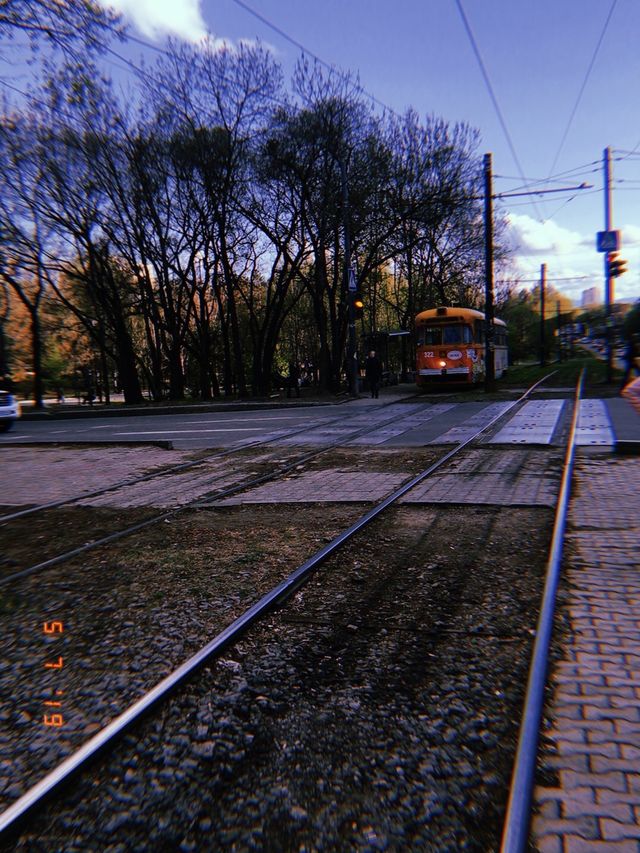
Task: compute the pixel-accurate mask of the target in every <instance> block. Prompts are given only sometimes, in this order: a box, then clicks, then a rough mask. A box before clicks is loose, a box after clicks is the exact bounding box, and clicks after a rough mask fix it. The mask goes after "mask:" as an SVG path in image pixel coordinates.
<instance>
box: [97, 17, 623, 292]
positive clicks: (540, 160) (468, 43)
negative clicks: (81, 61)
mask: <svg viewBox="0 0 640 853" xmlns="http://www.w3.org/2000/svg"><path fill="white" fill-rule="evenodd" d="M101 2H103V3H105V4H107V3H108V5H111V6H113V7H115V8H116V9H117V10H118V11H120V12H121V13H122V14H123V16H124V17H125V20H126V21H127V22H129V23H130V24H131V25H132V28H133V30H132V31H133V32H134V34H136V35H137V36H139V37H140V38H142V39H146V40H147V41H150V42H153V43H155V44H158V45H161V44H162V43H163V41H164V39H165V38H166V37H167V36H171V37H174V38H175V37H178V38H182V39H186V40H191V41H196V42H197V41H198V40H199V39H201V38H202V37H203V36H204V35H205V34H207V33H208V34H210V35H212V36H215V37H217V38H220V39H225V40H227V41H229V42H231V43H237V42H238V41H239V40H241V39H259V40H260V41H261V42H263V43H264V44H267V45H269V46H271V48H272V50H273V51H274V54H275V55H276V57H277V59H278V60H279V61H280V62H281V64H282V65H283V67H284V69H285V72H288V71H289V70H290V69H291V68H293V65H294V63H295V62H296V60H297V59H298V58H299V57H300V54H301V50H300V48H299V47H297V46H295V45H294V44H292V43H291V42H290V41H288V40H287V38H285V36H284V35H283V34H282V33H284V34H286V35H287V36H289V37H290V39H292V40H293V41H294V42H297V43H298V44H300V45H303V46H304V48H305V49H306V50H307V51H309V52H310V53H311V54H315V55H316V56H317V57H319V58H320V59H322V60H323V61H325V62H327V63H329V64H331V65H335V67H336V68H338V69H340V70H344V71H351V72H355V73H357V74H359V78H360V83H361V85H362V87H363V89H364V90H365V91H366V92H367V93H368V94H370V95H373V96H374V97H375V98H376V99H377V100H378V101H381V102H383V103H384V104H385V105H387V106H388V107H390V108H391V109H393V110H394V111H396V112H400V113H401V112H404V111H405V110H406V109H407V108H408V107H410V106H411V107H413V108H415V109H416V110H417V111H418V113H419V114H420V115H422V116H424V115H427V114H433V115H437V116H441V117H443V118H444V119H446V120H448V121H450V122H456V121H464V122H467V123H468V124H470V125H471V126H473V127H475V128H477V129H478V130H479V131H480V134H481V145H480V150H479V153H480V154H483V153H488V152H490V153H491V154H492V160H493V170H494V175H495V182H494V189H495V192H497V193H500V192H508V191H509V190H515V191H518V192H522V191H524V190H529V189H531V188H533V189H543V188H544V189H562V190H564V188H566V187H569V188H572V187H577V186H578V185H580V184H582V183H583V182H585V183H587V184H590V185H592V187H591V188H588V189H584V190H574V191H571V190H570V191H566V192H565V191H563V192H558V193H554V194H548V195H543V196H519V197H515V198H511V199H504V200H502V201H501V202H499V203H498V204H499V205H500V208H501V210H502V211H503V212H504V213H505V214H506V215H507V218H508V222H509V227H508V234H509V240H510V242H511V245H512V246H513V248H514V272H515V274H516V275H517V276H518V277H519V278H520V280H521V281H522V282H523V285H524V286H528V287H530V286H531V285H532V283H533V281H534V280H536V281H537V280H538V279H539V276H540V267H541V264H543V263H544V264H546V266H547V280H548V281H549V282H550V283H551V284H553V285H554V287H556V288H557V289H558V290H560V291H561V292H562V293H563V294H565V295H566V296H568V297H570V298H571V299H573V301H574V303H575V304H577V305H579V304H580V298H581V293H582V291H584V290H586V289H587V288H590V287H598V288H599V289H600V292H601V293H602V291H603V256H602V255H601V254H600V253H598V252H597V251H596V243H595V241H596V232H597V231H599V230H602V229H603V228H604V195H603V191H602V188H603V156H604V155H603V152H604V149H605V148H606V147H610V148H611V149H612V175H613V185H612V186H613V201H612V211H613V227H614V228H617V229H620V230H621V239H622V248H621V257H623V258H625V259H627V260H628V262H629V272H628V273H627V274H626V275H624V276H621V277H619V278H617V279H615V298H616V299H625V300H633V299H638V298H640V205H639V202H640V111H639V110H638V92H639V91H640V50H638V37H639V36H640V3H638V2H637V0H393V2H390V0H323V3H322V4H319V3H318V2H317V0H101ZM246 5H248V6H250V8H251V9H252V10H253V11H254V12H256V13H258V15H259V16H261V17H262V18H264V19H266V20H267V21H268V22H269V23H270V24H272V25H273V26H271V27H270V26H268V25H267V24H266V23H265V22H264V21H261V20H259V19H258V17H256V16H255V15H253V14H251V12H250V11H248V10H247V8H245V7H246ZM461 10H462V12H463V13H464V16H465V17H466V21H467V24H468V29H467V27H466V26H465V23H464V20H463V16H462V12H461ZM274 27H275V29H274ZM277 30H280V31H281V32H278V31H277ZM469 30H470V31H471V34H472V37H473V40H474V41H475V45H476V47H477V50H478V52H479V54H480V57H481V60H482V63H483V66H484V69H485V71H486V77H487V78H488V81H489V82H488V83H487V79H485V76H483V72H482V70H481V66H480V64H479V61H478V57H477V55H476V53H475V52H474V48H473V47H472V40H471V38H470V35H469ZM135 50H136V51H137V52H138V53H140V52H141V51H142V48H140V47H139V46H136V48H135ZM491 92H492V93H493V96H492V94H491ZM496 104H497V108H496ZM523 176H524V180H523ZM534 181H535V183H534ZM571 279H574V280H571Z"/></svg>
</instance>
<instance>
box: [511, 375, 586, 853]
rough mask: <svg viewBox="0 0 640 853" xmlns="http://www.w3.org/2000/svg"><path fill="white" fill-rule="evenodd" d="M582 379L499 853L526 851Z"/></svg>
mask: <svg viewBox="0 0 640 853" xmlns="http://www.w3.org/2000/svg"><path fill="white" fill-rule="evenodd" d="M583 382H584V369H583V370H582V371H581V373H580V378H579V380H578V383H577V386H576V391H575V400H574V411H573V418H572V421H571V428H570V431H569V438H568V441H567V449H566V453H565V459H564V470H563V473H562V481H561V484H560V492H559V495H558V504H557V508H556V515H555V521H554V526H553V535H552V538H551V545H550V549H549V557H548V560H547V569H546V578H545V586H544V592H543V596H542V604H541V608H540V615H539V617H538V625H537V629H536V640H535V644H534V648H533V655H532V658H531V665H530V669H529V679H528V683H527V692H526V697H525V702H524V711H523V718H522V724H521V727H520V736H519V739H518V748H517V752H516V759H515V763H514V768H513V773H512V777H511V788H510V792H509V802H508V805H507V812H506V817H505V823H504V829H503V834H502V844H501V847H500V850H501V853H525V851H526V850H528V839H529V822H530V816H531V799H532V793H533V784H534V779H535V769H536V757H537V752H538V740H539V732H540V723H541V719H542V710H543V707H544V689H545V684H546V678H547V666H548V659H549V647H550V644H551V635H552V632H553V616H554V611H555V600H556V593H557V589H558V583H559V580H560V569H561V562H562V547H563V540H564V531H565V526H566V519H567V511H568V506H569V497H570V493H571V476H572V473H573V463H574V458H575V447H576V441H575V439H576V430H577V425H578V415H579V408H580V397H581V395H582V387H583Z"/></svg>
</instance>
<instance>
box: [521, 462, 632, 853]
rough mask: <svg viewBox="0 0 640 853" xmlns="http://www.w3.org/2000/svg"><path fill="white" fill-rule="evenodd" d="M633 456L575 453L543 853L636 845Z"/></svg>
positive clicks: (626, 849) (538, 822)
mask: <svg viewBox="0 0 640 853" xmlns="http://www.w3.org/2000/svg"><path fill="white" fill-rule="evenodd" d="M639 534H640V462H639V461H638V460H637V458H623V457H602V456H598V457H589V456H582V457H579V458H578V460H577V464H576V472H575V480H574V493H573V497H572V501H571V506H570V511H569V519H568V536H567V545H566V551H565V553H566V556H565V562H564V565H565V574H564V577H565V579H566V581H567V586H568V593H567V598H566V600H565V603H564V604H563V605H562V606H563V607H564V608H565V615H566V617H567V620H566V621H567V622H568V631H567V633H566V634H564V635H563V636H562V637H561V638H560V640H559V642H560V644H561V646H562V658H561V660H559V661H557V662H556V664H555V666H554V667H553V674H552V679H551V681H552V685H553V699H552V701H551V703H550V705H549V706H548V708H547V719H548V720H549V721H550V722H551V725H552V728H551V729H550V730H548V731H547V732H546V735H547V736H548V738H549V739H550V741H551V747H549V746H547V747H546V748H545V749H544V750H543V756H542V763H543V765H544V766H545V767H546V769H547V771H548V772H549V771H550V772H551V773H555V775H556V778H557V785H556V786H554V787H547V786H542V785H540V786H538V787H537V788H536V791H535V801H536V803H537V809H538V814H537V816H536V817H535V818H534V821H533V826H532V835H533V840H534V841H535V843H536V845H537V849H538V850H539V851H542V853H599V851H602V853H640V535H639Z"/></svg>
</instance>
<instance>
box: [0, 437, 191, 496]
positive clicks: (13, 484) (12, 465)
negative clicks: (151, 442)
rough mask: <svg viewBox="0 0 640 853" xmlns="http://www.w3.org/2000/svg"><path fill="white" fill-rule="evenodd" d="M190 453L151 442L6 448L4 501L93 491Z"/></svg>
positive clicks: (1, 479) (0, 470) (0, 486)
mask: <svg viewBox="0 0 640 853" xmlns="http://www.w3.org/2000/svg"><path fill="white" fill-rule="evenodd" d="M190 458H192V456H191V453H189V452H185V451H183V450H161V449H159V448H157V447H151V446H145V447H136V448H124V447H74V448H72V449H71V448H67V447H11V448H7V449H5V450H3V452H2V465H1V466H0V495H2V496H3V497H2V498H0V503H3V504H6V505H12V506H24V505H29V504H33V503H47V502H48V501H57V500H62V499H66V498H71V497H75V496H77V495H83V494H88V493H89V492H94V491H96V490H97V489H104V488H107V487H108V486H113V485H115V484H116V483H121V482H123V481H124V480H130V479H132V478H134V477H136V476H142V475H144V474H147V473H148V472H150V471H153V470H156V469H160V468H168V467H170V466H171V465H179V464H180V463H182V462H187V461H188V460H189V459H190Z"/></svg>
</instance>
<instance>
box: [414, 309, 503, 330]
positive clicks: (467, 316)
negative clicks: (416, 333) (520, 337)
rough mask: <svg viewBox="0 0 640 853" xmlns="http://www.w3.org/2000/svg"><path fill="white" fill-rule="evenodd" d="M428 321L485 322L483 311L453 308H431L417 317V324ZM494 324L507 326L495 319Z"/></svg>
mask: <svg viewBox="0 0 640 853" xmlns="http://www.w3.org/2000/svg"><path fill="white" fill-rule="evenodd" d="M427 320H446V321H452V320H466V321H470V320H484V314H483V313H482V311H477V310H476V309H475V308H453V307H451V306H444V305H442V306H440V307H439V308H429V309H427V310H426V311H421V312H420V313H419V314H417V315H416V323H424V322H426V321H427ZM493 322H494V324H495V325H498V326H506V325H507V324H506V323H505V322H504V320H499V319H498V318H497V317H494V318H493Z"/></svg>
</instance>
